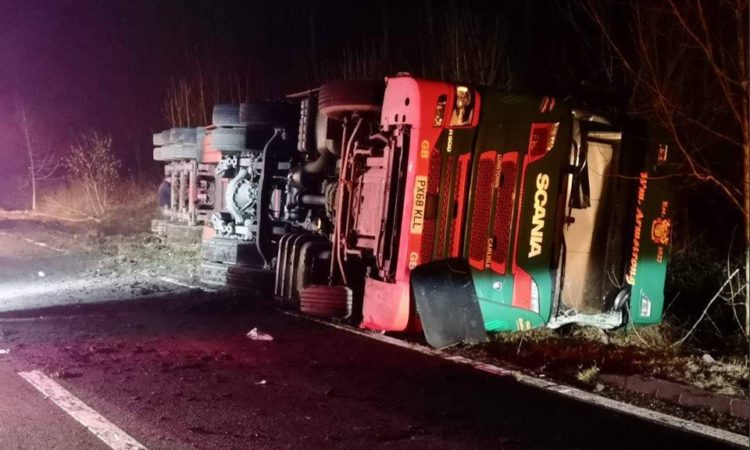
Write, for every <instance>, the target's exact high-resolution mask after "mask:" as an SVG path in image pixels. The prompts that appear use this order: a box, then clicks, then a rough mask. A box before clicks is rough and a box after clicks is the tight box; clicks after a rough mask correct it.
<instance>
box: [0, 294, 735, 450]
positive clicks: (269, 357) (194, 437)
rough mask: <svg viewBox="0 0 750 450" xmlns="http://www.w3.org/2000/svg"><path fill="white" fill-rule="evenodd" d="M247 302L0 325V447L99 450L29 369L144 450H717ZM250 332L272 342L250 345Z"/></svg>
mask: <svg viewBox="0 0 750 450" xmlns="http://www.w3.org/2000/svg"><path fill="white" fill-rule="evenodd" d="M249 301H250V300H249V299H229V298H221V297H212V296H207V295H205V294H201V293H192V294H183V295H181V296H173V297H167V298H156V299H152V300H148V301H138V302H131V303H122V302H118V303H114V304H107V305H86V306H78V307H63V308H58V309H57V310H56V311H54V313H53V314H51V315H47V316H45V317H43V318H33V317H30V318H28V319H24V318H21V317H18V315H16V316H17V317H15V318H10V319H9V318H4V319H0V330H1V331H0V336H1V338H0V348H8V349H10V353H9V354H8V355H4V356H0V361H2V365H1V366H0V370H1V371H0V377H1V378H2V380H0V381H1V383H0V384H1V385H3V386H4V389H10V390H11V391H12V392H15V393H16V394H15V397H13V396H10V397H6V396H3V397H2V398H4V399H5V398H11V399H14V400H12V401H10V402H3V405H4V406H0V411H2V412H0V417H4V416H6V415H10V416H13V417H19V414H18V413H16V412H14V409H13V408H18V404H19V403H23V404H24V406H23V414H24V416H23V417H25V418H24V419H23V420H21V422H23V423H24V424H25V425H24V426H23V427H6V428H1V427H0V434H1V436H0V443H2V447H3V448H39V446H37V445H35V443H38V442H45V443H48V444H49V445H48V447H50V448H53V447H54V448H98V447H97V445H98V443H97V442H95V440H93V441H92V440H91V439H88V440H87V439H86V436H82V435H81V433H80V429H79V430H76V426H78V427H80V425H78V424H77V423H76V422H74V421H73V420H72V419H69V420H67V421H66V420H65V419H64V417H61V414H60V412H59V410H58V408H57V407H56V406H55V405H54V404H52V403H50V402H49V401H42V400H41V397H40V394H37V395H35V392H33V391H32V390H30V389H28V388H20V387H19V388H18V389H16V388H13V387H12V386H14V385H15V386H21V385H22V384H23V382H22V381H19V379H15V378H14V375H13V373H14V372H24V371H30V370H41V371H42V372H44V373H45V374H47V375H49V376H51V377H53V379H55V380H56V381H57V382H58V383H59V384H60V385H62V386H63V387H64V388H66V389H67V390H69V391H70V392H71V393H73V394H74V395H75V396H76V397H78V398H79V399H80V400H82V401H83V402H84V403H86V404H87V405H89V406H90V407H92V408H93V409H94V410H96V411H97V412H98V413H99V414H101V415H102V416H104V417H106V418H107V419H109V420H110V421H111V422H113V423H115V424H116V425H117V426H119V427H120V428H121V429H123V430H125V431H126V432H127V433H128V434H129V435H131V436H133V437H134V438H135V439H136V440H138V441H139V442H140V443H141V444H143V445H144V446H146V447H147V448H154V449H162V448H163V449H183V448H347V449H349V448H380V447H388V448H391V447H392V448H457V449H458V448H519V449H520V448H524V449H529V448H540V449H542V448H543V449H550V448H565V449H568V448H570V449H573V448H577V449H603V448H608V449H609V448H622V449H633V448H662V449H667V448H669V449H688V448H695V449H708V448H722V447H721V446H720V445H718V444H717V443H715V442H712V441H709V440H705V439H701V438H698V437H695V436H691V435H687V434H684V433H679V432H676V431H673V430H671V429H667V428H664V427H659V426H657V425H654V424H650V423H646V422H643V421H641V420H638V419H634V418H631V417H627V416H623V415H619V414H615V413H612V412H608V411H603V410H601V409H599V408H596V407H592V406H588V405H585V404H581V403H578V402H576V401H572V400H566V399H563V398H560V397H557V396H553V395H550V394H548V393H543V392H541V391H537V390H534V389H531V388H527V387H523V386H521V385H519V384H518V383H516V382H515V381H513V380H512V379H504V378H498V377H493V376H489V375H486V374H482V373H478V372H476V371H473V370H471V369H468V368H465V367H459V366H456V365H453V364H451V363H448V362H445V361H442V360H438V359H435V358H431V357H429V356H425V355H421V354H418V353H414V352H411V351H409V350H406V349H400V348H395V347H393V346H389V345H386V344H383V343H380V342H376V341H372V340H369V339H366V338H364V337H361V336H357V335H353V334H350V333H346V332H343V331H340V330H335V329H331V328H328V327H325V326H322V325H319V324H315V323H311V322H308V321H305V320H301V319H295V318H293V317H288V316H284V315H282V314H279V313H277V312H273V311H263V310H255V309H254V308H253V307H252V306H251V304H250V303H249ZM34 316H36V314H34ZM254 327H257V328H259V329H260V330H262V331H263V332H267V333H269V334H270V335H272V336H273V337H274V340H273V341H272V342H263V341H253V340H250V339H248V338H247V337H246V336H245V333H247V332H248V331H249V330H250V329H252V328H254ZM5 380H8V382H7V383H6V381H5ZM13 380H15V381H13ZM8 386H11V387H8ZM13 405H15V406H13ZM19 420H20V419H19ZM11 423H13V422H12V421H11ZM51 427H52V428H53V430H54V431H51V430H50V428H51ZM81 429H83V428H81ZM89 446H90V447H89Z"/></svg>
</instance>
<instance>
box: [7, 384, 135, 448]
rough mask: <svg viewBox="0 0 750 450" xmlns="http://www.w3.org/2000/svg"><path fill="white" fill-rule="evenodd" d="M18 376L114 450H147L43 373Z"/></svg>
mask: <svg viewBox="0 0 750 450" xmlns="http://www.w3.org/2000/svg"><path fill="white" fill-rule="evenodd" d="M18 375H20V376H21V377H22V378H23V379H25V380H26V381H28V382H29V383H30V384H31V385H32V386H34V387H35V388H36V389H37V390H38V391H39V392H41V393H42V394H43V395H44V396H45V397H46V398H48V399H50V400H52V402H54V403H55V404H56V405H57V406H59V407H60V408H61V409H62V410H63V411H65V412H66V413H68V414H69V415H70V416H71V417H73V418H74V419H75V420H76V421H78V423H80V424H81V425H83V426H84V427H86V428H87V429H88V430H89V431H91V432H92V433H94V435H95V436H96V437H98V438H99V439H101V440H102V441H103V442H104V443H105V444H107V445H108V446H109V447H110V448H112V449H113V450H146V447H145V446H143V445H142V444H140V443H139V442H138V441H136V440H135V439H133V438H132V437H131V436H130V435H128V434H127V433H125V432H124V431H122V430H121V429H120V428H118V427H117V425H115V424H113V423H112V422H110V421H109V420H107V419H106V418H104V417H103V416H102V415H100V414H99V413H97V412H96V411H94V410H93V409H91V408H90V407H89V406H88V405H86V404H85V403H83V402H82V401H81V400H79V399H78V398H76V397H75V396H74V395H73V394H71V393H70V392H68V391H67V390H66V389H65V388H63V387H62V386H60V385H59V384H57V383H56V382H55V381H54V380H52V379H51V378H49V377H48V376H46V375H45V374H43V373H42V372H40V371H38V370H32V371H30V372H19V373H18Z"/></svg>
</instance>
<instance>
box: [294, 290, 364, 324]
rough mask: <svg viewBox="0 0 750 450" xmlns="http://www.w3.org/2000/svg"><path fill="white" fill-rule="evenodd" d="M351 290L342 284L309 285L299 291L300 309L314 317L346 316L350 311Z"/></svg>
mask: <svg viewBox="0 0 750 450" xmlns="http://www.w3.org/2000/svg"><path fill="white" fill-rule="evenodd" d="M351 305H352V291H351V289H349V288H346V287H344V286H321V285H311V286H308V287H306V288H303V289H302V290H301V291H300V311H302V313H303V314H307V315H308V316H315V317H346V316H348V315H349V314H350V312H351Z"/></svg>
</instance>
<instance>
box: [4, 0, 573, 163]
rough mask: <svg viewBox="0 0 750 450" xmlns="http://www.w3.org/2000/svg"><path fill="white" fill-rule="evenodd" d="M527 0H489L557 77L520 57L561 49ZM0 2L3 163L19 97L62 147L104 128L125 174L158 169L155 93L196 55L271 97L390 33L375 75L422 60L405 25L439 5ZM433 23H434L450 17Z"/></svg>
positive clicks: (193, 63)
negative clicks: (518, 2)
mask: <svg viewBox="0 0 750 450" xmlns="http://www.w3.org/2000/svg"><path fill="white" fill-rule="evenodd" d="M443 3H446V2H443ZM532 3H535V2H531V3H528V4H524V5H523V6H513V5H504V6H498V5H493V6H492V8H493V11H494V10H499V11H500V13H501V14H502V17H503V22H502V23H501V24H500V25H502V28H503V29H508V30H510V31H509V32H510V33H511V40H512V42H513V45H512V47H511V48H510V51H509V55H510V57H515V58H516V60H515V63H516V66H515V67H516V68H517V69H519V70H521V69H525V70H526V71H527V72H528V71H532V72H534V73H535V74H536V75H535V76H534V77H531V78H528V79H533V80H536V81H540V80H544V79H545V77H547V78H550V79H552V81H553V82H554V78H555V76H557V75H559V74H558V73H550V71H547V70H544V69H541V68H537V67H530V66H529V65H528V64H527V63H529V62H531V64H539V63H543V62H544V58H543V57H539V58H534V59H533V60H532V59H530V58H526V59H524V58H523V57H522V56H523V55H528V54H530V53H531V52H529V50H530V49H533V47H534V46H538V47H548V48H549V50H550V51H551V52H555V53H557V54H559V53H560V52H561V51H562V50H561V49H560V48H554V45H553V46H552V47H550V46H549V45H547V44H546V43H550V45H552V44H555V43H557V44H556V45H559V42H560V40H559V39H556V38H555V34H558V35H559V33H560V30H559V23H558V22H560V21H561V20H556V19H554V17H555V14H554V12H555V11H554V9H551V8H549V7H546V6H541V7H540V6H533V4H532ZM446 4H448V3H446ZM479 4H480V3H477V5H479ZM538 4H541V5H544V2H541V3H538ZM529 5H531V6H529ZM0 7H1V8H2V11H3V13H2V14H1V15H0V99H2V100H1V101H0V120H2V122H3V123H4V124H5V125H6V126H5V130H6V133H5V135H4V137H3V139H2V141H0V142H1V143H0V156H2V158H3V163H2V164H1V165H0V173H2V174H9V173H17V172H18V171H19V169H21V170H22V168H23V167H24V165H25V164H26V163H25V160H24V158H22V157H20V156H19V152H22V151H23V150H22V148H21V147H20V146H19V133H18V130H17V127H16V126H15V122H14V110H15V105H16V103H17V102H19V101H20V102H22V103H23V104H24V105H25V106H26V109H27V110H28V111H29V114H30V116H31V117H32V118H33V120H34V121H35V125H36V133H37V134H38V135H39V136H40V140H42V141H48V142H50V143H51V145H53V146H56V147H59V148H61V149H66V148H67V147H68V146H69V145H70V142H71V141H73V140H74V139H75V138H76V136H78V135H80V133H81V132H84V131H87V130H97V131H100V132H105V133H110V134H112V136H113V138H114V145H115V149H116V152H117V154H118V155H119V156H120V157H121V159H122V160H123V162H124V167H125V169H126V172H128V174H129V175H134V174H136V173H141V174H143V173H149V174H153V173H156V172H155V171H158V168H157V165H155V164H153V163H152V162H150V161H149V160H150V154H151V153H150V133H151V132H152V131H158V130H160V129H163V128H166V127H167V124H166V123H165V121H164V119H163V115H162V104H163V100H164V97H165V92H166V91H167V89H168V86H169V83H170V80H171V79H173V78H181V77H190V76H191V74H192V73H194V72H195V70H196V67H198V64H201V65H202V66H203V67H216V68H218V67H227V66H228V65H231V66H232V67H233V68H234V70H236V71H238V72H242V73H243V74H244V75H245V76H249V77H250V78H252V79H253V96H254V97H256V98H279V97H280V96H282V95H283V94H284V93H289V92H293V91H296V90H300V89H306V88H309V87H314V86H315V85H316V84H317V83H320V82H321V81H323V80H324V79H326V77H327V74H331V73H334V74H335V72H336V70H335V68H336V64H337V61H340V60H341V59H342V57H343V55H344V54H345V52H346V51H347V49H348V50H349V51H350V52H351V50H352V49H358V48H362V47H363V46H367V45H370V44H371V43H374V44H372V45H376V44H378V43H381V44H383V43H387V44H384V45H382V46H384V47H386V50H385V51H383V52H382V54H381V56H382V57H383V58H387V63H386V64H385V65H386V66H387V70H385V69H384V70H383V73H378V74H377V75H378V76H382V75H385V74H387V73H389V71H398V70H408V71H412V72H419V69H418V59H419V58H420V57H421V58H422V60H424V58H425V55H424V53H425V51H424V50H421V53H422V54H421V55H417V54H416V50H415V49H416V48H417V46H416V44H417V43H418V42H416V41H417V39H418V38H417V36H416V32H415V31H414V30H415V29H416V27H417V26H418V25H420V26H423V25H424V24H425V23H426V22H425V20H426V19H425V17H428V15H429V14H432V16H433V17H436V16H438V15H439V14H440V12H439V11H438V12H437V13H436V11H435V10H438V9H440V8H441V0H434V1H433V0H422V1H419V2H389V1H385V0H380V1H371V2H344V1H339V0H322V1H315V2H309V1H301V0H281V1H273V2H257V1H222V2H219V1H205V2H203V1H178V0H172V1H143V0H140V1H119V0H117V1H105V0H99V1H95V0H57V1H48V0H47V1H45V0H31V1H13V0H0ZM452 7H454V8H455V7H456V6H455V5H454V6H452ZM461 8H463V6H461ZM502 8H504V9H502ZM430 10H431V11H432V12H431V13H430ZM551 18H552V19H551ZM550 20H551V21H550ZM519 24H520V25H519ZM435 26H436V27H437V30H435V33H442V32H444V31H445V30H444V29H445V28H450V27H451V26H452V24H450V23H447V24H445V23H443V24H441V23H440V22H436V25H435ZM529 28H534V29H536V30H537V32H536V33H534V36H532V35H530V34H529V33H526V32H523V30H524V29H529ZM497 29H498V27H492V30H495V31H496V30H497ZM384 30H385V31H384ZM514 30H516V31H514ZM448 31H449V30H448ZM513 39H515V41H513ZM545 42H546V43H545ZM420 44H421V45H422V48H423V49H424V48H427V49H428V50H429V49H430V47H429V45H430V43H425V42H421V43H420ZM381 48H382V47H381ZM518 55H521V56H518ZM427 56H428V57H432V58H438V57H439V56H437V55H427ZM542 56H543V55H542ZM314 61H315V62H314ZM562 72H564V70H563V71H561V73H562ZM428 75H429V74H428ZM437 75H440V74H437ZM541 84H542V83H541V82H539V83H537V86H539V85H541ZM553 84H554V83H552V82H548V83H546V86H547V87H548V89H544V90H546V91H550V90H553ZM519 87H522V88H523V87H524V86H522V85H521V86H519ZM532 88H534V86H532ZM537 90H538V89H537Z"/></svg>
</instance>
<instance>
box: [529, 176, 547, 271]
mask: <svg viewBox="0 0 750 450" xmlns="http://www.w3.org/2000/svg"><path fill="white" fill-rule="evenodd" d="M548 187H549V175H547V174H544V173H540V174H539V175H537V176H536V193H535V194H534V217H532V219H531V226H532V228H531V236H530V237H529V258H533V257H535V256H539V255H540V254H541V253H542V240H543V239H544V219H545V217H546V215H547V211H546V209H545V206H546V205H547V188H548Z"/></svg>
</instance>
